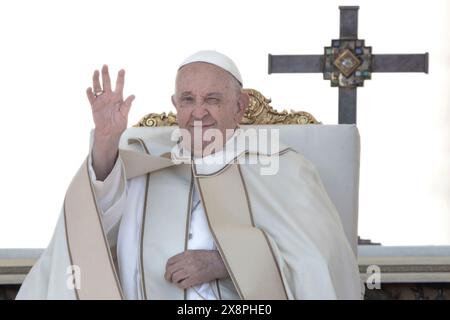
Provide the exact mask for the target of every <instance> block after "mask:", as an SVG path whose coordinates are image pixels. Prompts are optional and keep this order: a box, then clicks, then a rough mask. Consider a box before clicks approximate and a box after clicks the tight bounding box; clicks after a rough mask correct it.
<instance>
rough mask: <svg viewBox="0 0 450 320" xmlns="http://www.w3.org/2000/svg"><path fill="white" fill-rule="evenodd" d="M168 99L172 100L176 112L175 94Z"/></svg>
mask: <svg viewBox="0 0 450 320" xmlns="http://www.w3.org/2000/svg"><path fill="white" fill-rule="evenodd" d="M170 99H171V100H172V104H173V106H174V107H175V109H176V110H177V111H178V108H177V104H176V102H175V94H173V95H172V96H171V97H170Z"/></svg>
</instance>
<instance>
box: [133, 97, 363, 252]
mask: <svg viewBox="0 0 450 320" xmlns="http://www.w3.org/2000/svg"><path fill="white" fill-rule="evenodd" d="M245 91H246V92H247V93H248V94H249V96H250V104H249V106H248V108H247V110H246V113H245V116H244V118H243V120H242V121H241V126H242V127H246V126H252V127H259V126H264V128H277V129H279V132H280V140H281V143H283V144H284V145H288V146H290V147H291V148H293V149H294V150H296V151H298V152H300V153H301V154H303V155H304V156H305V157H306V158H307V159H309V160H310V161H311V162H312V163H313V164H314V165H315V166H316V168H317V170H318V171H319V174H320V176H321V178H322V181H323V183H324V186H325V188H326V189H327V191H328V194H329V196H330V198H331V200H332V201H333V203H334V204H335V206H336V208H337V210H338V211H339V215H340V217H341V220H342V224H343V226H344V230H345V233H346V235H347V238H348V240H349V242H350V244H351V245H352V247H353V250H354V252H355V254H356V251H357V225H358V189H359V187H358V186H359V154H360V145H359V143H360V142H359V134H358V130H357V128H356V126H355V125H323V124H321V123H320V122H318V121H317V120H316V119H315V118H314V117H313V116H312V115H311V114H310V113H308V112H304V111H293V110H291V111H290V112H288V111H286V110H283V111H281V112H279V111H277V110H276V109H274V108H273V107H271V106H270V102H271V100H270V99H267V98H266V97H264V96H263V95H262V94H261V93H260V92H258V91H257V90H254V89H245ZM175 126H177V118H176V114H174V113H172V112H169V113H168V114H166V113H161V114H157V113H150V114H148V115H146V116H144V117H143V118H142V119H141V120H140V121H139V122H138V123H137V124H136V125H135V126H134V127H159V128H158V130H157V131H159V130H161V129H164V128H162V127H166V129H167V130H172V129H171V128H170V127H175Z"/></svg>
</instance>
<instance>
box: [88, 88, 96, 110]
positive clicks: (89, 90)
mask: <svg viewBox="0 0 450 320" xmlns="http://www.w3.org/2000/svg"><path fill="white" fill-rule="evenodd" d="M86 95H87V97H88V99H89V103H90V104H91V106H92V105H93V104H94V100H95V96H94V93H93V92H92V88H91V87H89V88H87V89H86Z"/></svg>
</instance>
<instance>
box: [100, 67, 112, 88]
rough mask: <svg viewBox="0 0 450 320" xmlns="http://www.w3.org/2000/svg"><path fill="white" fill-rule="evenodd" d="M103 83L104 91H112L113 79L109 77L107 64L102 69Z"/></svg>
mask: <svg viewBox="0 0 450 320" xmlns="http://www.w3.org/2000/svg"><path fill="white" fill-rule="evenodd" d="M102 81H103V90H104V91H106V92H109V91H111V78H110V77H109V71H108V66H107V65H106V64H104V65H103V67H102Z"/></svg>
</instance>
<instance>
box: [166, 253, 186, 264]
mask: <svg viewBox="0 0 450 320" xmlns="http://www.w3.org/2000/svg"><path fill="white" fill-rule="evenodd" d="M187 252H188V251H183V252H181V253H178V254H176V255H174V256H173V257H171V258H169V260H167V265H170V264H174V263H176V262H177V261H179V260H181V259H183V257H184V256H185V255H186V253H187Z"/></svg>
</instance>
